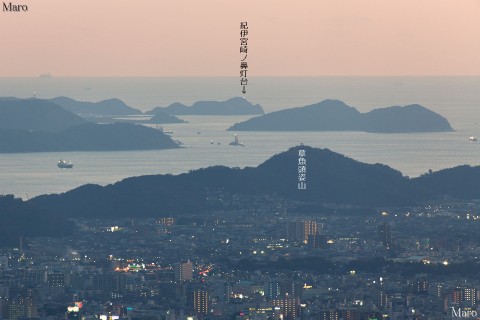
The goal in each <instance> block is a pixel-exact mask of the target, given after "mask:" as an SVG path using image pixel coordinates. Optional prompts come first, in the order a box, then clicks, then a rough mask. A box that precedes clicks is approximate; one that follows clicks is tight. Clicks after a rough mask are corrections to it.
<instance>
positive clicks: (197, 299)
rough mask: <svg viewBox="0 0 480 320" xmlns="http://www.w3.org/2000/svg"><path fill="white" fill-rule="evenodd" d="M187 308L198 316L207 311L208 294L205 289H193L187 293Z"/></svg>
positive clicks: (208, 304)
mask: <svg viewBox="0 0 480 320" xmlns="http://www.w3.org/2000/svg"><path fill="white" fill-rule="evenodd" d="M188 304H189V308H190V309H191V310H192V311H193V312H194V313H195V314H197V315H199V316H205V315H206V314H207V313H208V311H209V306H210V303H209V295H208V292H207V290H205V289H195V290H193V291H192V292H190V294H189V299H188Z"/></svg>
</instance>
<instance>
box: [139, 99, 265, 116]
mask: <svg viewBox="0 0 480 320" xmlns="http://www.w3.org/2000/svg"><path fill="white" fill-rule="evenodd" d="M158 112H165V113H167V114H170V115H229V116H231V115H250V114H263V113H264V112H263V109H262V107H261V106H260V105H259V104H255V105H254V104H252V103H250V102H248V101H247V100H246V99H244V98H240V97H236V98H232V99H228V100H225V101H198V102H195V103H194V104H193V105H192V106H191V107H188V106H186V105H184V104H181V103H178V102H176V103H173V104H171V105H169V106H168V107H156V108H154V109H153V110H150V111H148V112H147V113H148V114H156V113H158Z"/></svg>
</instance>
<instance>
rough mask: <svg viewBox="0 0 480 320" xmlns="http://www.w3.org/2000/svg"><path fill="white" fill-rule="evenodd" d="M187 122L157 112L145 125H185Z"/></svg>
mask: <svg viewBox="0 0 480 320" xmlns="http://www.w3.org/2000/svg"><path fill="white" fill-rule="evenodd" d="M186 122H187V121H185V120H182V119H180V118H177V117H175V116H172V115H169V114H166V113H165V112H161V111H158V112H157V113H156V114H155V115H154V116H153V117H152V118H151V119H150V120H147V121H145V123H151V124H164V123H186Z"/></svg>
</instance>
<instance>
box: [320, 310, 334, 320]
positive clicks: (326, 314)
mask: <svg viewBox="0 0 480 320" xmlns="http://www.w3.org/2000/svg"><path fill="white" fill-rule="evenodd" d="M319 319H320V320H338V319H339V317H338V312H337V311H335V310H328V311H322V312H320V318H319Z"/></svg>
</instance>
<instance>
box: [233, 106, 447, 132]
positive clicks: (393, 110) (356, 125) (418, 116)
mask: <svg viewBox="0 0 480 320" xmlns="http://www.w3.org/2000/svg"><path fill="white" fill-rule="evenodd" d="M228 130H232V131H242V130H244V131H248V130H252V131H365V132H379V133H402V132H405V133H407V132H443V131H453V129H452V127H451V126H450V124H449V123H448V121H447V119H445V118H444V117H442V116H441V115H439V114H437V113H435V112H433V111H430V110H428V109H426V108H424V107H422V106H420V105H416V104H415V105H409V106H405V107H389V108H382V109H375V110H372V111H370V112H367V113H360V112H359V111H358V110H357V109H355V108H353V107H350V106H348V105H346V104H345V103H343V102H342V101H339V100H324V101H322V102H320V103H317V104H312V105H309V106H305V107H299V108H291V109H285V110H280V111H276V112H272V113H267V114H265V115H263V116H259V117H255V118H252V119H249V120H246V121H244V122H241V123H236V124H235V125H233V126H232V127H231V128H229V129H228Z"/></svg>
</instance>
